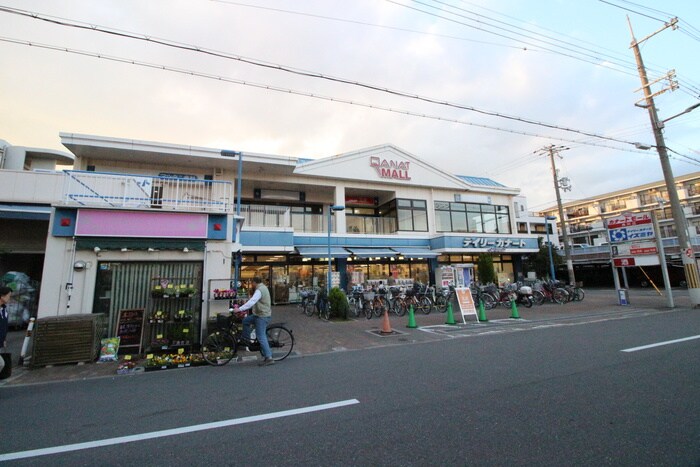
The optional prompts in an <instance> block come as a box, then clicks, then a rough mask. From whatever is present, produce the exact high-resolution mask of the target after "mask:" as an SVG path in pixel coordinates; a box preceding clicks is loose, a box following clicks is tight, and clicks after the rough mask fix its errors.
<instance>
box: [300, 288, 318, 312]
mask: <svg viewBox="0 0 700 467" xmlns="http://www.w3.org/2000/svg"><path fill="white" fill-rule="evenodd" d="M300 295H301V301H300V302H299V311H300V312H302V313H306V306H307V305H308V304H309V302H311V303H313V302H314V301H315V300H316V292H314V291H313V290H311V289H304V290H302V291H301V294H300Z"/></svg>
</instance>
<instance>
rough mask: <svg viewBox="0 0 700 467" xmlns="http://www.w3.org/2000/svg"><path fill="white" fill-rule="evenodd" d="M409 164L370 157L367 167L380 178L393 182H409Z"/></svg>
mask: <svg viewBox="0 0 700 467" xmlns="http://www.w3.org/2000/svg"><path fill="white" fill-rule="evenodd" d="M409 165H410V162H405V161H404V162H400V161H394V160H388V159H382V158H381V157H377V156H372V157H370V158H369V166H370V167H374V170H376V171H377V175H379V176H380V177H381V178H390V179H393V180H410V179H411V177H409V176H408V167H409Z"/></svg>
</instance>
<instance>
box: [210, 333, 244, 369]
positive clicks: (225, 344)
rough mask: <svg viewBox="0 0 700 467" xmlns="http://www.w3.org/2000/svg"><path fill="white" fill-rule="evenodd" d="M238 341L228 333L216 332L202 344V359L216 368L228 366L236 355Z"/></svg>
mask: <svg viewBox="0 0 700 467" xmlns="http://www.w3.org/2000/svg"><path fill="white" fill-rule="evenodd" d="M236 347H237V344H236V340H235V339H234V338H233V336H232V335H231V333H229V332H228V331H214V332H212V333H211V334H209V335H208V336H207V337H205V338H204V342H202V357H204V360H205V361H206V362H207V363H208V364H210V365H215V366H221V365H226V364H227V363H228V362H230V361H231V359H232V358H233V357H234V355H236Z"/></svg>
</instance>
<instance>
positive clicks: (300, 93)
mask: <svg viewBox="0 0 700 467" xmlns="http://www.w3.org/2000/svg"><path fill="white" fill-rule="evenodd" d="M0 41H1V42H8V43H13V44H18V45H25V46H30V47H38V48H43V49H47V50H53V51H59V52H65V53H70V54H74V55H81V56H87V57H91V58H98V59H103V60H108V61H114V62H119V63H124V64H129V65H136V66H140V67H145V68H151V69H157V70H163V71H169V72H173V73H179V74H184V75H190V76H195V77H200V78H207V79H211V80H215V81H220V82H226V83H232V84H239V85H243V86H250V87H254V88H258V89H264V90H267V91H275V92H281V93H285V94H293V95H298V96H303V97H310V98H314V99H321V100H326V101H331V102H338V103H342V104H349V105H356V106H360V107H365V108H370V109H375V110H382V111H386V112H394V113H398V114H402V115H409V116H413V117H421V118H428V119H432V120H438V121H443V122H449V123H458V124H461V125H467V126H473V127H477V128H485V129H489V130H496V131H502V132H506V133H512V134H516V135H522V136H531V137H536V138H545V139H550V140H555V141H564V142H573V143H576V142H577V141H573V140H570V139H566V138H561V137H557V136H550V135H542V134H538V133H531V132H527V131H520V130H513V129H508V128H502V127H496V126H492V125H484V124H480V123H473V122H467V121H464V120H457V119H451V118H445V117H440V116H437V115H429V114H424V113H418V112H412V111H408V110H402V109H395V108H390V107H384V106H379V105H375V104H367V103H363V102H357V101H352V100H348V99H343V98H336V97H330V96H323V95H319V94H314V93H310V92H305V91H298V90H294V89H289V88H283V87H279V86H272V85H268V84H261V83H253V82H249V81H244V80H238V79H233V78H226V77H223V76H219V75H212V74H208V73H204V72H199V71H194V70H186V69H182V68H175V67H170V66H167V65H160V64H155V63H148V62H142V61H138V60H134V59H129V58H122V57H115V56H109V55H105V54H101V53H97V52H89V51H85V50H77V49H70V48H67V47H60V46H54V45H49V44H42V43H38V42H31V41H26V40H22V39H13V38H9V37H3V36H0ZM604 138H605V139H607V140H610V141H613V142H618V143H622V144H634V143H630V142H627V141H623V140H617V139H615V138H606V137H604ZM581 144H585V145H587V146H596V147H603V148H609V149H615V150H618V151H627V152H642V151H637V150H633V149H627V148H624V147H617V146H610V145H607V144H602V143H591V142H586V143H581Z"/></svg>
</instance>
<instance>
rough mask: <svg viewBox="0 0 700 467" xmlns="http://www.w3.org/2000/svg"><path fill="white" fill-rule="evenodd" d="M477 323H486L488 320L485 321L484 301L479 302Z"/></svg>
mask: <svg viewBox="0 0 700 467" xmlns="http://www.w3.org/2000/svg"><path fill="white" fill-rule="evenodd" d="M479 322H480V323H486V322H488V319H486V308H484V301H483V300H479Z"/></svg>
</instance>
